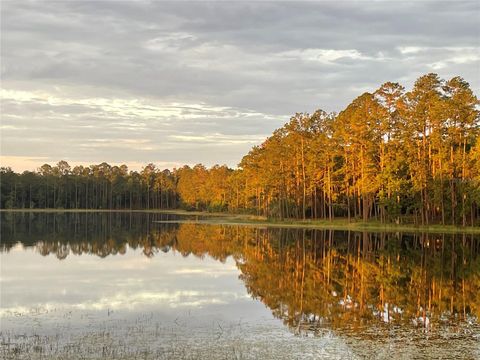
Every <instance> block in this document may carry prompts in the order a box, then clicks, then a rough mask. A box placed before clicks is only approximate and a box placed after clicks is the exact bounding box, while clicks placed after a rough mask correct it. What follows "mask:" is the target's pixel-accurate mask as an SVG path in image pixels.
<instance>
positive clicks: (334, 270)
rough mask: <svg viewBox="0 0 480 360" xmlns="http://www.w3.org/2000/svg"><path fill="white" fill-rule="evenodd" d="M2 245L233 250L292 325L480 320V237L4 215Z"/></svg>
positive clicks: (257, 289) (356, 328)
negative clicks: (479, 318)
mask: <svg viewBox="0 0 480 360" xmlns="http://www.w3.org/2000/svg"><path fill="white" fill-rule="evenodd" d="M1 216H2V225H1V226H2V228H1V230H2V242H1V251H2V252H8V251H9V250H10V249H12V248H13V247H14V246H16V245H17V244H18V243H21V244H22V245H23V246H24V247H34V248H35V249H36V251H37V252H38V253H39V254H41V255H44V256H46V255H49V254H55V256H56V257H57V258H59V259H64V258H65V257H67V256H68V255H69V254H77V255H80V254H94V255H98V256H100V257H105V256H108V255H117V254H124V253H125V252H126V251H128V248H133V249H138V248H140V249H143V253H144V254H145V255H146V256H148V257H152V256H154V255H155V253H157V252H158V251H164V252H167V251H175V252H179V253H181V254H182V255H183V256H189V255H194V256H198V257H204V256H207V255H208V256H211V257H212V258H214V259H216V260H219V261H222V262H224V261H225V260H226V259H227V258H228V257H229V256H232V257H233V258H234V259H235V261H236V263H237V266H238V268H239V270H240V272H241V275H240V277H241V279H242V281H243V282H244V284H245V286H246V288H247V290H248V292H249V294H251V296H252V297H254V298H255V299H258V300H260V301H262V302H263V303H264V304H266V305H267V306H268V307H269V308H270V309H271V310H272V312H273V314H274V315H275V316H276V317H278V318H280V319H283V321H284V323H285V324H286V325H288V326H289V327H291V328H292V329H293V331H296V332H302V331H313V332H315V331H319V330H321V329H323V328H325V327H327V328H330V329H349V330H350V331H353V332H356V333H357V332H358V333H361V330H362V329H368V328H369V327H372V326H378V325H380V324H382V323H389V324H394V325H395V324H398V325H405V324H408V326H418V327H425V328H426V329H427V330H428V331H435V329H436V328H438V326H439V325H451V326H456V325H458V324H461V323H465V322H470V323H471V322H477V319H478V317H479V316H480V256H479V255H480V237H479V236H478V235H476V236H475V235H468V234H427V233H418V234H404V233H371V232H350V231H333V230H315V229H291V228H290V229H280V228H271V229H267V228H255V227H242V226H221V225H200V224H189V223H182V224H176V223H158V222H156V221H160V220H172V219H175V216H173V215H165V214H148V213H100V214H99V213H65V214H47V213H2V215H1Z"/></svg>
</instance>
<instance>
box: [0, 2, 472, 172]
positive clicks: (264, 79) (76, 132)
mask: <svg viewBox="0 0 480 360" xmlns="http://www.w3.org/2000/svg"><path fill="white" fill-rule="evenodd" d="M479 23H480V1H478V0H474V1H452V2H436V1H415V2H406V1H385V2H382V1H373V2H369V1H341V0H336V1H333V2H328V1H319V2H308V3H302V2H260V1H257V2H248V3H245V2H240V1H239V2H210V3H206V2H176V3H173V2H171V3H169V2H158V1H139V0H135V1H103V2H102V1H66V0H65V1H47V2H39V1H20V0H15V1H13V0H11V1H8V0H6V1H2V9H1V78H2V84H1V155H2V166H11V167H12V168H13V169H14V170H17V171H22V170H25V169H32V170H33V169H35V168H36V167H38V166H39V165H41V164H43V163H45V162H48V163H56V162H58V161H59V160H61V159H65V160H67V161H68V162H70V163H71V164H91V163H100V162H102V161H107V162H109V163H111V164H120V163H126V164H128V165H129V167H130V168H132V169H138V168H139V167H141V166H142V165H145V164H147V163H149V162H153V163H156V164H157V165H159V166H160V167H168V168H171V167H174V166H178V165H180V164H194V163H198V162H202V163H204V164H206V165H209V166H210V165H213V164H215V163H219V164H227V165H229V166H236V164H237V163H238V162H239V161H240V159H241V157H242V156H243V155H244V154H245V153H246V152H248V150H249V149H250V148H251V146H253V145H255V144H259V143H261V142H262V140H263V139H264V138H265V137H266V136H268V135H269V134H270V133H271V131H272V130H273V129H275V128H277V127H279V126H281V125H282V124H283V123H285V122H286V121H287V120H288V118H289V117H290V116H291V115H292V114H294V113H295V112H313V111H314V110H315V109H318V108H321V109H324V110H326V111H339V110H341V109H342V108H343V107H345V106H346V105H347V104H348V103H349V102H350V101H351V100H353V99H354V98H355V97H356V96H358V95H360V94H361V93H362V92H364V91H374V90H375V89H376V88H378V87H379V85H380V84H382V83H384V82H386V81H397V82H400V83H402V84H403V85H404V86H406V87H407V88H410V87H411V86H412V84H413V82H414V80H415V79H416V78H417V77H418V76H420V75H422V74H425V73H428V72H436V73H438V74H439V75H440V76H441V77H442V78H450V77H453V76H457V75H460V76H462V77H464V78H465V79H466V80H467V81H468V82H469V83H470V84H471V87H472V89H473V90H474V92H475V93H476V94H477V95H478V94H479V89H480V26H479V25H478V24H479Z"/></svg>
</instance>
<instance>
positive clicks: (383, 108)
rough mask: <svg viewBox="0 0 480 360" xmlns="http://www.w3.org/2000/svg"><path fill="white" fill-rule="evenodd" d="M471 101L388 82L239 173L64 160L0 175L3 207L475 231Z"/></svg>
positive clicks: (257, 152) (248, 161)
mask: <svg viewBox="0 0 480 360" xmlns="http://www.w3.org/2000/svg"><path fill="white" fill-rule="evenodd" d="M479 105H480V102H479V101H478V99H477V97H476V96H475V94H474V93H473V91H472V90H471V88H470V86H469V84H468V83H467V82H466V81H465V80H464V79H462V78H461V77H454V78H452V79H450V80H443V79H441V78H439V76H438V75H437V74H427V75H424V76H421V77H420V78H418V79H417V81H416V82H415V84H414V86H413V89H412V90H411V91H406V90H405V88H404V87H403V86H401V85H400V84H398V83H392V82H387V83H385V84H383V85H382V86H380V88H379V89H378V90H376V91H374V92H372V93H368V92H366V93H364V94H362V95H360V96H359V97H358V98H356V99H355V100H353V102H352V103H351V104H349V105H348V106H347V107H346V108H345V109H344V110H343V111H341V112H339V113H338V114H337V113H327V112H325V111H323V110H317V111H315V112H314V113H313V114H307V113H297V114H295V115H294V116H293V117H292V118H291V119H290V121H289V122H288V123H286V124H285V125H284V126H283V127H281V128H279V129H277V130H275V131H274V133H273V134H272V135H271V136H270V137H268V138H267V139H266V140H265V141H264V142H263V143H262V144H261V145H259V146H254V147H253V148H252V149H251V151H250V152H249V153H248V154H247V155H245V156H244V157H243V159H242V160H241V162H240V164H239V167H238V168H237V169H230V168H228V167H227V166H219V165H215V166H214V167H212V168H210V169H207V168H206V167H205V166H203V165H201V164H198V165H196V166H194V167H189V166H184V167H182V168H179V169H174V170H173V171H170V170H161V169H157V168H156V167H155V165H153V164H149V165H147V166H146V167H145V168H144V169H143V170H142V171H140V172H136V171H130V172H129V171H128V168H127V167H126V166H125V165H122V166H110V165H108V164H106V163H102V164H100V165H91V166H88V167H83V166H76V167H74V168H73V169H72V168H71V167H70V166H69V165H68V163H66V162H65V161H61V162H59V163H58V164H57V165H56V166H53V167H52V166H50V165H48V164H45V165H43V166H42V167H40V168H39V169H38V171H36V172H28V171H27V172H24V173H23V174H16V173H14V172H12V171H11V170H10V169H9V168H2V169H1V199H0V206H1V207H2V208H68V209H74V208H88V209H174V208H186V209H196V210H211V211H231V212H246V213H255V214H257V215H263V216H267V217H270V218H279V219H307V218H309V219H329V220H332V219H334V218H336V217H345V218H348V219H349V220H350V219H363V220H370V219H376V220H380V221H382V222H396V223H399V222H403V221H405V222H413V223H417V224H425V225H426V224H432V223H440V224H456V225H463V226H465V225H477V224H479V223H480V141H478V138H479V128H480V112H479Z"/></svg>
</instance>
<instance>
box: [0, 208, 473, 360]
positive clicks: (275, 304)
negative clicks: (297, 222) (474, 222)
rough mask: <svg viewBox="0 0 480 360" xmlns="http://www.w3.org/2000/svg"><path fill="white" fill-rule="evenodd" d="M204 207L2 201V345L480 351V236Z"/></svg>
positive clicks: (31, 350) (370, 353)
mask: <svg viewBox="0 0 480 360" xmlns="http://www.w3.org/2000/svg"><path fill="white" fill-rule="evenodd" d="M197 219H198V218H197V217H186V216H177V215H170V214H153V213H127V212H118V213H117V212H110V213H40V212H39V213H8V212H2V213H1V246H0V252H1V253H0V254H1V310H0V320H1V332H0V340H1V347H0V355H1V357H2V358H5V359H97V358H99V359H100V358H101V359H103V358H106V359H257V358H258V359H317V358H321V359H345V358H346V359H364V358H378V359H382V358H390V359H392V358H393V359H397V358H398V359H411V358H449V359H454V358H455V359H476V358H480V324H479V316H480V236H479V235H470V234H425V233H415V234H414V233H400V232H396V233H372V232H354V231H337V230H335V231H334V230H318V229H301V228H299V229H295V228H288V229H287V228H285V229H282V228H266V227H254V226H238V225H209V224H204V223H195V220H197ZM177 220H181V221H180V222H178V223H177V222H176V221H177ZM185 220H192V222H189V221H185Z"/></svg>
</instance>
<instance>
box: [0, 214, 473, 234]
mask: <svg viewBox="0 0 480 360" xmlns="http://www.w3.org/2000/svg"><path fill="white" fill-rule="evenodd" d="M0 212H1V213H147V214H171V215H184V216H204V217H207V218H210V219H202V220H198V219H196V220H194V219H192V220H171V221H155V222H157V223H162V222H163V223H166V222H170V223H190V224H206V225H236V226H264V227H271V228H303V229H325V230H347V231H348V230H350V231H382V232H398V231H403V232H428V233H459V234H480V227H478V226H466V227H461V226H453V225H439V224H432V225H423V226H422V225H413V224H401V225H396V224H382V223H380V222H378V221H375V220H370V221H367V222H363V221H355V220H353V221H350V222H349V221H348V220H347V219H344V218H337V219H334V220H332V221H329V220H282V221H280V220H273V219H267V218H265V217H262V216H255V215H248V214H231V213H219V212H213V213H210V212H203V211H187V210H181V209H179V210H167V209H153V210H148V209H144V210H108V209H0Z"/></svg>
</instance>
